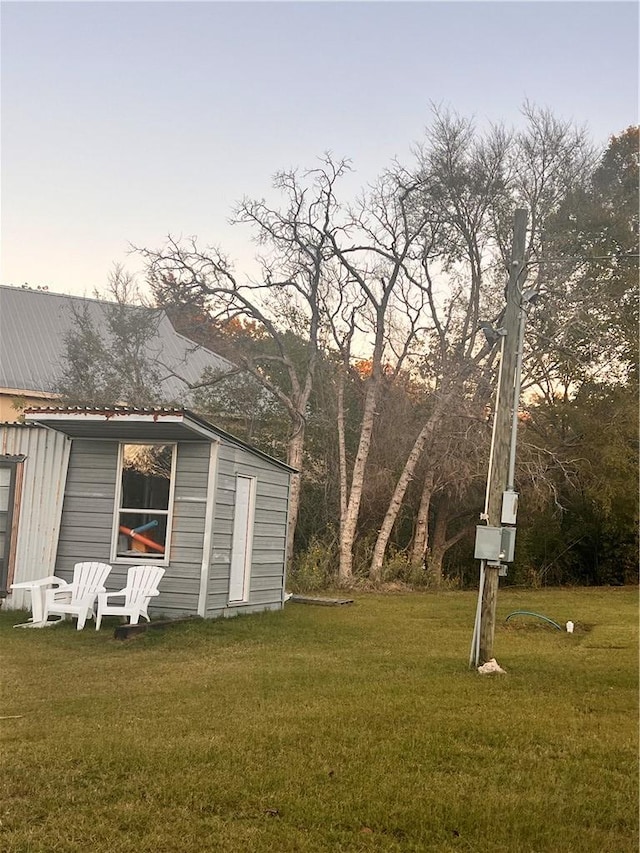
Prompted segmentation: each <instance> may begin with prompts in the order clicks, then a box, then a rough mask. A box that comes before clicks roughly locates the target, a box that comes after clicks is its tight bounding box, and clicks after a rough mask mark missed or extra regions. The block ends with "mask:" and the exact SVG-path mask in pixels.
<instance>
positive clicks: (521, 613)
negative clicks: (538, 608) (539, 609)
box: [504, 610, 564, 631]
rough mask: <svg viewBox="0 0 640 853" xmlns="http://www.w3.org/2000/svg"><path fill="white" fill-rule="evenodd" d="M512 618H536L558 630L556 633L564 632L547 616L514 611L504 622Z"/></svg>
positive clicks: (528, 611) (526, 611)
mask: <svg viewBox="0 0 640 853" xmlns="http://www.w3.org/2000/svg"><path fill="white" fill-rule="evenodd" d="M512 616H536V617H537V618H538V619H544V621H545V622H548V623H549V624H550V625H553V626H554V627H555V628H557V629H558V631H562V630H564V629H563V628H562V626H560V625H558V623H557V622H554V621H553V619H549V617H548V616H543V615H542V613H532V612H531V610H514V611H513V613H510V614H509V615H508V616H507V618H506V619H505V620H504V621H505V622H508V621H509V619H511V617H512Z"/></svg>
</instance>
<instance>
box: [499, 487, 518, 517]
mask: <svg viewBox="0 0 640 853" xmlns="http://www.w3.org/2000/svg"><path fill="white" fill-rule="evenodd" d="M517 515H518V493H517V492H514V491H513V489H509V490H507V491H506V492H503V493H502V518H501V519H500V521H501V522H502V523H503V524H515V523H516V517H517Z"/></svg>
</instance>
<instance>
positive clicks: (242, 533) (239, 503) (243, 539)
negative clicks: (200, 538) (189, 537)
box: [229, 474, 256, 603]
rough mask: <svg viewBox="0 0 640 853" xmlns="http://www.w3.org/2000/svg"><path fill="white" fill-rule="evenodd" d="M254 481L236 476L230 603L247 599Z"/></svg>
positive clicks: (250, 478) (249, 575) (253, 479)
mask: <svg viewBox="0 0 640 853" xmlns="http://www.w3.org/2000/svg"><path fill="white" fill-rule="evenodd" d="M255 482H256V481H255V478H254V477H245V476H243V475H241V474H239V475H238V476H237V477H236V500H235V508H234V514H233V543H232V546H231V576H230V579H229V602H230V603H233V602H236V603H238V602H243V601H248V600H249V585H250V581H251V547H252V540H253V516H254V504H255V499H254V495H255Z"/></svg>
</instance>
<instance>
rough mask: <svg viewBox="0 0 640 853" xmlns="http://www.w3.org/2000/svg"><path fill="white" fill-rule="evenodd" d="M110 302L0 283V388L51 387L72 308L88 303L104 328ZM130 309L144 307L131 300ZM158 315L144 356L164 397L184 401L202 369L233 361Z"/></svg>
mask: <svg viewBox="0 0 640 853" xmlns="http://www.w3.org/2000/svg"><path fill="white" fill-rule="evenodd" d="M113 305H114V303H113V302H106V301H102V300H99V299H85V298H83V297H80V296H68V295H65V294H61V293H52V292H50V291H43V290H30V289H29V288H21V287H8V286H6V285H0V388H12V389H19V390H20V391H33V392H36V391H45V392H54V391H55V390H56V386H57V383H58V381H59V379H60V376H61V373H62V370H63V366H64V354H65V338H66V336H67V335H68V334H69V333H71V332H72V331H73V329H74V316H75V315H74V309H75V311H76V312H77V311H83V310H84V309H85V308H86V309H87V310H88V312H89V316H90V318H91V320H92V321H93V323H94V325H95V326H96V328H97V329H99V330H101V331H102V332H105V330H106V328H107V320H106V311H107V310H108V309H109V308H110V307H112V306H113ZM130 308H131V310H132V311H141V310H148V309H143V308H140V307H138V306H134V305H132V306H130ZM158 315H159V316H158V327H157V331H156V334H155V335H154V336H153V337H152V338H151V340H150V342H149V344H148V346H147V349H146V355H147V358H149V359H150V360H153V361H155V362H157V363H158V365H159V366H160V369H161V372H162V373H163V379H162V383H161V391H162V395H163V397H164V398H165V399H167V400H177V401H180V402H181V403H185V404H187V405H188V404H189V403H191V402H192V396H191V393H190V391H189V389H188V384H196V383H197V382H199V381H200V380H201V379H202V374H203V372H204V370H205V369H207V368H210V369H213V370H217V371H220V370H222V371H226V370H232V369H233V368H234V366H233V365H232V364H231V362H229V361H227V360H226V359H225V358H222V356H219V355H216V354H215V353H213V352H211V351H210V350H207V349H205V348H204V347H201V346H199V345H198V344H195V343H194V342H193V341H190V340H188V339H187V338H185V337H183V336H182V335H180V334H179V333H178V332H176V330H175V329H174V328H173V326H172V324H171V321H170V320H169V318H168V317H167V315H166V314H165V313H164V311H160V310H158ZM172 374H177V376H176V375H172ZM179 377H181V378H179ZM182 379H184V380H185V381H182Z"/></svg>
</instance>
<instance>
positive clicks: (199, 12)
mask: <svg viewBox="0 0 640 853" xmlns="http://www.w3.org/2000/svg"><path fill="white" fill-rule="evenodd" d="M638 9H639V5H638V3H637V2H616V1H615V0H612V1H611V2H581V0H569V2H555V0H537V1H536V2H518V0H504V2H495V0H491V2H489V0H476V2H464V0H460V2H457V0H448V2H429V0H424V2H400V0H396V1H395V2H367V0H361V2H358V1H357V0H351V2H312V1H311V0H309V2H305V1H304V0H302V1H301V0H299V2H267V0H265V1H264V2H243V0H235V2H226V3H223V2H161V3H158V2H135V3H134V2H117V0H113V2H29V0H23V2H7V0H4V1H3V2H2V4H1V19H0V27H1V29H0V32H1V39H2V43H1V50H2V59H1V66H0V72H1V77H0V82H1V95H2V100H1V128H2V130H1V133H2V138H1V143H2V145H1V179H2V188H1V197H0V200H1V220H0V221H1V226H0V258H1V263H0V283H1V284H14V285H22V284H24V283H28V284H29V286H31V287H38V286H40V287H48V288H49V289H50V290H53V291H57V292H63V293H75V294H80V295H86V296H91V295H93V294H94V292H95V291H96V290H98V291H102V290H103V289H104V288H105V287H106V285H107V281H108V277H109V273H110V271H111V270H112V269H113V265H114V264H115V263H120V264H123V265H124V266H125V267H126V268H127V269H128V270H129V271H131V272H132V273H139V272H140V270H141V269H142V263H141V261H140V259H139V258H138V257H137V256H136V255H134V254H133V255H132V254H130V253H129V248H130V245H131V244H133V245H136V246H145V247H148V248H160V247H161V246H162V245H163V243H164V240H165V238H166V236H167V235H168V234H171V235H172V236H175V237H179V236H196V237H197V238H198V242H199V243H200V244H201V245H202V246H205V245H215V246H219V247H221V248H222V249H223V250H224V251H225V252H226V253H227V254H228V255H230V256H231V257H232V258H234V259H235V261H236V269H237V270H238V271H239V273H240V274H242V273H243V272H251V271H252V270H253V268H254V267H253V266H252V258H253V256H254V253H255V246H254V245H253V244H252V242H251V231H250V229H249V228H248V227H247V226H243V225H235V226H232V225H231V224H230V223H229V217H230V216H231V214H232V210H233V207H234V204H235V203H237V202H238V201H239V200H240V199H242V198H243V197H245V196H248V197H251V198H261V197H263V196H267V197H268V198H271V196H270V193H271V180H272V176H273V174H274V173H275V172H276V171H278V170H281V169H290V168H300V169H305V168H309V167H312V166H313V165H314V163H316V162H317V158H318V157H320V156H321V155H322V154H323V152H325V151H332V152H333V153H334V155H336V156H337V157H343V156H344V157H349V158H351V160H352V163H353V167H354V173H353V175H351V176H350V178H349V182H350V183H349V184H348V185H347V188H346V191H348V192H351V193H353V194H354V195H355V193H356V192H357V190H358V189H359V188H360V187H362V186H363V185H365V184H366V183H367V182H368V181H372V180H373V179H374V178H375V177H376V175H378V174H379V173H380V172H381V171H382V170H383V169H384V168H385V167H386V166H387V165H389V163H390V161H391V160H392V159H393V158H394V157H397V158H398V159H400V160H401V161H402V162H409V161H410V159H411V150H412V147H413V146H414V144H415V143H418V142H419V141H420V140H421V139H422V138H423V137H424V132H425V128H426V127H427V125H428V122H429V111H430V104H434V103H435V104H438V105H442V106H445V107H448V108H451V109H453V110H455V111H457V112H458V113H460V114H462V115H464V116H474V117H475V119H476V121H477V122H478V124H479V126H483V125H485V124H486V123H488V122H505V123H506V124H507V125H510V126H514V127H517V126H518V125H519V124H521V123H522V115H521V107H522V104H523V102H524V101H525V100H527V99H528V100H529V101H531V102H533V103H535V104H536V105H538V106H540V107H545V108H550V109H551V110H552V111H553V112H554V114H555V115H556V116H558V117H561V118H563V119H568V120H572V121H575V122H576V123H577V124H578V125H581V126H582V125H585V126H586V127H587V128H588V130H589V133H590V135H591V137H592V139H593V141H594V142H595V143H596V144H597V145H598V146H602V147H604V146H606V144H607V140H608V138H609V137H610V135H611V134H614V133H619V132H620V131H622V130H624V129H625V128H626V127H628V126H629V125H631V124H637V123H638V68H639V65H638Z"/></svg>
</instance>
